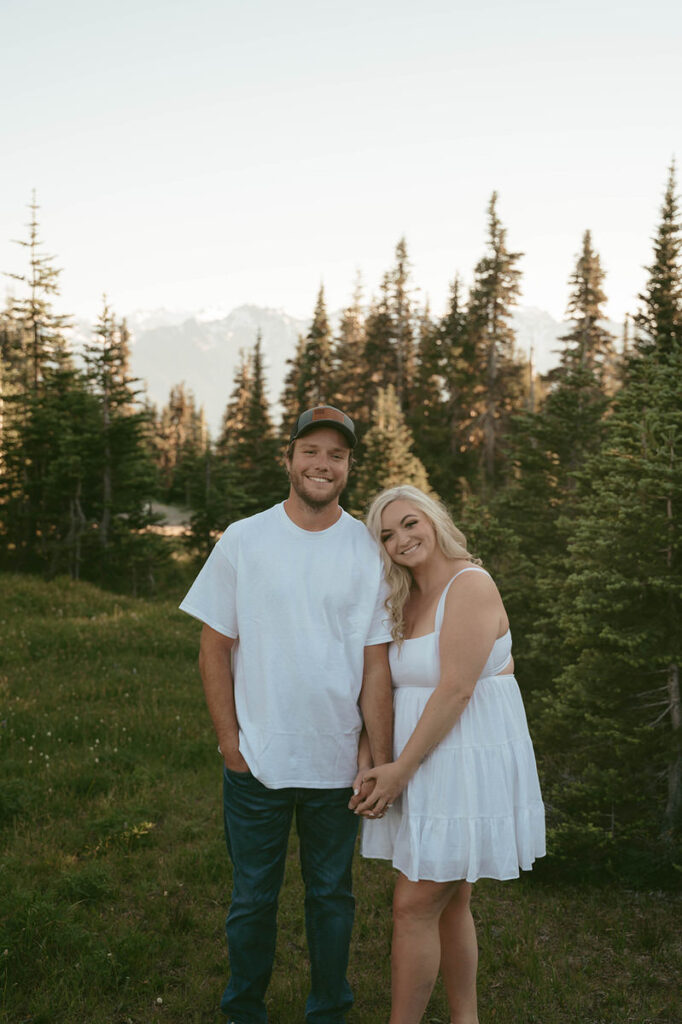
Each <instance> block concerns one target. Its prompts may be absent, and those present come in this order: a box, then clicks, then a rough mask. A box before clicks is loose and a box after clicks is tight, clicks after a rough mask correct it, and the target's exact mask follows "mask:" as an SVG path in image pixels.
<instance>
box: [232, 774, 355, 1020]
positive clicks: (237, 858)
mask: <svg viewBox="0 0 682 1024" xmlns="http://www.w3.org/2000/svg"><path fill="white" fill-rule="evenodd" d="M350 792H351V791H350V789H349V788H343V789H268V788H267V787H266V786H264V785H263V784H262V783H260V782H258V780H257V779H255V778H254V777H253V775H251V774H250V773H249V772H244V773H242V772H232V771H229V770H228V769H225V770H224V772H223V811H224V819H225V839H226V842H227V849H228V852H229V854H230V858H231V860H232V864H233V868H234V870H233V890H232V901H231V904H230V910H229V913H228V915H227V922H226V925H225V930H226V932H227V943H228V949H229V954H230V980H229V983H228V986H227V988H226V989H225V992H224V993H223V998H222V1001H221V1008H222V1010H223V1012H224V1013H226V1014H227V1015H228V1019H229V1020H234V1021H236V1022H237V1024H266V1022H267V1013H266V1010H265V1002H264V997H265V990H266V989H267V986H268V983H269V981H270V975H271V973H272V965H273V960H274V955H275V940H276V928H277V921H276V918H277V899H278V896H279V890H280V888H281V885H282V880H283V878H284V866H285V861H286V853H287V845H288V839H289V832H290V829H291V822H292V818H293V817H294V816H295V817H296V829H297V832H298V836H299V842H300V851H301V872H302V875H303V882H304V885H305V923H306V935H307V938H308V951H309V954H310V968H311V991H310V995H309V997H308V1000H307V1002H306V1021H307V1022H308V1024H343V1022H344V1021H345V1019H346V1018H345V1014H346V1012H347V1011H348V1010H349V1008H350V1007H351V1005H352V1003H353V996H352V993H351V990H350V986H349V984H348V981H347V979H346V969H347V966H348V947H349V944H350V936H351V930H352V927H353V917H354V912H355V902H354V899H353V893H352V879H351V861H352V858H353V848H354V845H355V838H356V835H357V830H358V819H357V816H356V815H355V814H353V813H352V811H349V810H348V800H349V799H350Z"/></svg>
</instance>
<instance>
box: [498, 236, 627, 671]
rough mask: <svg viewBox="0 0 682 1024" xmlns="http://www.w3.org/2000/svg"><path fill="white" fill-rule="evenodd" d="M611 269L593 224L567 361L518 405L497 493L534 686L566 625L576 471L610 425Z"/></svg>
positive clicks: (510, 588)
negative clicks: (534, 399)
mask: <svg viewBox="0 0 682 1024" xmlns="http://www.w3.org/2000/svg"><path fill="white" fill-rule="evenodd" d="M586 254H587V258H586ZM603 277H604V275H603V272H602V270H601V267H600V264H599V257H598V255H597V254H596V253H594V252H593V250H592V248H591V244H590V238H589V232H588V233H586V235H585V237H584V239H583V249H582V252H581V254H580V255H579V256H578V257H577V262H576V268H575V270H574V272H573V273H572V275H571V277H570V279H569V287H570V292H569V299H568V305H567V315H568V316H569V317H571V326H572V329H571V330H570V331H568V332H567V333H566V334H565V335H564V336H563V341H564V351H563V353H562V357H561V361H560V365H559V367H558V368H557V369H556V371H554V372H553V373H552V374H551V381H552V383H551V385H550V390H549V392H548V393H547V395H546V397H545V400H544V402H543V404H542V406H541V408H540V409H539V410H538V411H537V412H525V413H523V412H522V413H517V414H516V416H515V417H514V419H513V421H512V422H511V424H510V430H509V434H508V437H507V450H508V456H509V460H510V462H511V464H512V466H513V470H514V472H513V474H512V477H511V479H510V480H509V481H508V483H507V485H506V486H505V487H504V488H502V489H501V490H500V491H498V492H497V493H496V494H495V495H494V496H493V498H492V500H491V512H492V514H493V515H494V517H495V518H496V521H497V522H498V523H499V524H502V523H503V524H504V526H505V528H506V529H507V530H511V532H512V534H513V536H514V538H515V540H514V542H513V543H510V542H509V539H508V540H507V543H506V545H500V552H501V554H498V555H493V564H494V566H495V571H496V578H498V579H499V581H500V584H501V586H502V587H503V588H504V591H505V600H506V602H507V605H508V611H509V614H510V617H511V619H512V621H513V622H514V624H515V626H516V628H517V632H518V635H519V636H520V637H521V643H522V645H523V647H521V646H520V645H519V646H518V648H517V655H518V654H522V655H523V668H524V683H525V685H526V686H527V687H528V689H547V687H548V686H549V685H550V684H551V680H552V678H553V675H554V665H555V661H554V659H555V654H556V648H557V644H558V642H559V638H558V637H557V630H558V628H559V627H558V623H557V622H556V621H555V620H554V619H553V616H552V609H553V606H554V599H555V592H556V590H557V589H559V588H560V587H561V586H562V581H563V579H564V576H565V574H566V572H567V571H568V567H567V565H566V543H567V533H570V527H571V522H572V521H573V519H574V517H575V516H576V514H577V501H578V494H577V492H576V488H577V480H578V477H577V473H578V471H579V470H580V469H581V468H582V467H583V466H584V464H585V462H586V460H587V459H588V458H589V457H590V456H591V455H593V454H595V453H596V452H598V451H599V449H600V446H601V443H602V439H603V434H604V416H605V414H606V411H607V407H608V396H607V393H606V383H607V379H608V378H607V374H606V372H605V366H606V357H607V356H608V353H609V351H610V336H609V335H606V334H605V332H603V331H602V330H601V328H600V327H599V321H600V320H601V319H602V317H603V311H602V308H601V307H602V304H603V303H605V302H606V296H605V294H604V293H603V291H602V289H601V285H602V282H603ZM530 523H532V524H533V528H532V530H529V529H528V524H530ZM505 547H506V550H505ZM510 553H513V559H512V562H511V563H510V561H509V554H510Z"/></svg>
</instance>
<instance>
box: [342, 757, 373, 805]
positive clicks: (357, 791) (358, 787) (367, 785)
mask: <svg viewBox="0 0 682 1024" xmlns="http://www.w3.org/2000/svg"><path fill="white" fill-rule="evenodd" d="M368 771H369V765H368V766H367V767H366V768H359V769H358V774H357V775H356V776H355V778H354V779H353V795H352V797H351V798H350V800H349V801H348V807H349V808H350V810H351V811H354V810H355V809H356V807H357V806H358V804H361V803H362V801H363V800H366V799H367V797H368V796H369V795H370V793H371V792H372V790H373V789H374V782H373V781H369V782H363V775H365V773H366V772H368Z"/></svg>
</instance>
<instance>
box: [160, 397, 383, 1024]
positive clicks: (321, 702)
mask: <svg viewBox="0 0 682 1024" xmlns="http://www.w3.org/2000/svg"><path fill="white" fill-rule="evenodd" d="M355 443H356V436H355V428H354V425H353V421H352V420H351V419H350V418H349V417H348V416H346V415H345V414H344V413H343V412H341V411H340V410H339V409H335V408H334V407H332V406H318V407H316V408H314V409H308V410H307V411H306V412H304V413H302V414H301V415H300V416H299V417H298V420H297V421H296V423H295V424H294V427H293V429H292V432H291V438H290V442H289V447H288V449H287V454H286V457H285V463H286V468H287V472H288V474H289V480H290V489H289V496H288V497H287V499H286V500H285V501H284V502H283V503H282V504H279V505H276V506H274V507H273V508H271V509H268V510H267V511H265V512H261V513H259V514H258V515H255V516H251V517H249V518H248V519H243V520H240V521H239V522H236V523H232V524H231V525H230V526H229V527H228V529H227V530H226V531H225V533H224V534H223V536H222V538H221V539H220V541H219V542H218V544H216V546H215V548H214V550H213V551H212V553H211V555H210V557H209V558H208V560H207V562H206V564H205V565H204V567H203V569H202V570H201V572H200V573H199V575H198V577H197V579H196V580H195V582H194V584H193V585H192V587H191V589H190V591H189V593H188V594H187V596H186V598H185V600H184V601H183V602H182V604H181V606H180V607H181V608H182V609H183V610H184V611H186V612H188V613H189V614H190V615H194V616H195V617H196V618H198V619H200V620H201V621H202V622H203V623H204V627H203V630H202V634H201V650H200V655H199V665H200V670H201V676H202V680H203V684H204V691H205V694H206V701H207V704H208V709H209V712H210V714H211V718H212V720H213V725H214V727H215V730H216V734H217V736H218V742H219V747H218V749H219V751H220V752H221V754H222V756H223V759H224V772H223V806H224V820H225V836H226V841H227V848H228V852H229V855H230V858H231V860H232V864H233V869H234V870H233V892H232V901H231V905H230V910H229V913H228V917H227V923H226V932H227V941H228V947H229V953H230V971H231V973H230V981H229V984H228V986H227V988H226V990H225V992H224V994H223V998H222V1003H221V1006H222V1009H223V1011H224V1012H225V1013H226V1014H227V1015H228V1019H229V1021H230V1022H234V1024H262V1022H265V1021H267V1013H266V1010H265V1003H264V996H265V991H266V988H267V985H268V982H269V980H270V975H271V972H272V964H273V957H274V952H275V938H276V911H277V898H278V894H279V890H280V887H281V884H282V879H283V876H284V864H285V857H286V850H287V842H288V836H289V831H290V826H291V821H292V817H293V816H294V815H295V817H296V825H297V830H298V835H299V840H300V849H301V870H302V874H303V880H304V884H305V893H306V895H305V917H306V933H307V937H308V949H309V953H310V964H311V992H310V995H309V997H308V1001H307V1003H306V1020H307V1021H308V1022H309V1024H343V1022H344V1021H345V1013H346V1011H347V1010H348V1009H349V1007H350V1006H351V1004H352V1001H353V998H352V994H351V991H350V987H349V985H348V981H347V979H346V967H347V963H348V946H349V942H350V934H351V929H352V924H353V914H354V902H353V896H352V892H351V859H352V855H353V847H354V843H355V837H356V833H357V825H358V818H357V817H356V815H355V814H354V813H353V811H352V810H351V809H349V798H350V800H351V807H352V806H354V805H355V803H357V802H359V798H358V797H357V796H356V798H355V800H354V798H353V796H352V794H351V789H350V787H351V786H352V787H353V788H354V789H355V790H360V789H361V776H362V771H363V770H366V769H367V767H368V766H369V763H370V761H372V760H373V761H374V763H375V764H381V763H383V762H385V761H389V760H390V759H391V754H392V751H391V723H392V701H391V687H390V676H389V670H388V660H387V642H388V641H389V640H390V633H389V631H388V627H387V624H386V622H385V618H384V617H385V609H384V606H383V602H384V597H385V586H384V584H383V578H382V569H381V561H380V556H379V553H378V550H377V548H376V546H375V544H374V541H373V540H372V538H371V536H370V534H369V532H368V531H367V529H366V527H365V526H364V525H363V524H362V523H360V522H358V521H357V520H356V519H353V517H352V516H350V515H348V513H346V512H345V511H343V510H342V509H341V508H340V506H339V504H338V498H339V495H340V494H341V492H342V491H343V489H344V487H345V485H346V481H347V479H348V473H349V470H350V466H351V462H352V449H353V447H354V446H355ZM360 712H362V714H361V713H360ZM363 719H364V732H363V737H362V742H361V744H360V748H361V751H362V752H361V754H360V755H358V740H359V736H360V732H361V728H362V723H363ZM361 795H364V791H363V793H362V794H361Z"/></svg>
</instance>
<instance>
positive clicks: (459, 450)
mask: <svg viewBox="0 0 682 1024" xmlns="http://www.w3.org/2000/svg"><path fill="white" fill-rule="evenodd" d="M461 291H462V285H461V281H460V278H459V276H458V275H457V276H455V279H454V281H453V282H452V285H451V287H450V296H449V299H448V307H447V310H446V312H445V315H444V317H443V319H442V320H441V323H440V334H441V338H442V350H443V356H444V373H445V386H446V409H445V415H446V417H447V420H448V424H449V427H448V432H449V455H448V457H447V458H446V459H444V462H443V466H442V468H441V474H442V476H439V478H438V479H439V480H440V479H442V481H443V482H442V484H441V487H439V492H440V493H441V494H444V495H450V496H451V497H452V498H453V499H454V498H458V499H459V502H460V503H461V502H462V501H463V499H464V497H465V496H466V495H467V494H468V493H469V492H470V490H471V488H472V487H473V486H474V483H475V481H476V476H477V472H478V457H477V453H476V448H475V438H474V433H473V429H472V428H473V425H474V423H475V422H476V417H477V407H478V405H479V403H480V399H481V393H482V385H481V383H480V381H479V380H478V363H477V359H476V343H475V339H474V337H473V336H472V332H471V331H470V330H469V329H468V311H467V309H466V304H465V303H464V302H463V301H462V295H461ZM441 488H442V489H441Z"/></svg>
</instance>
